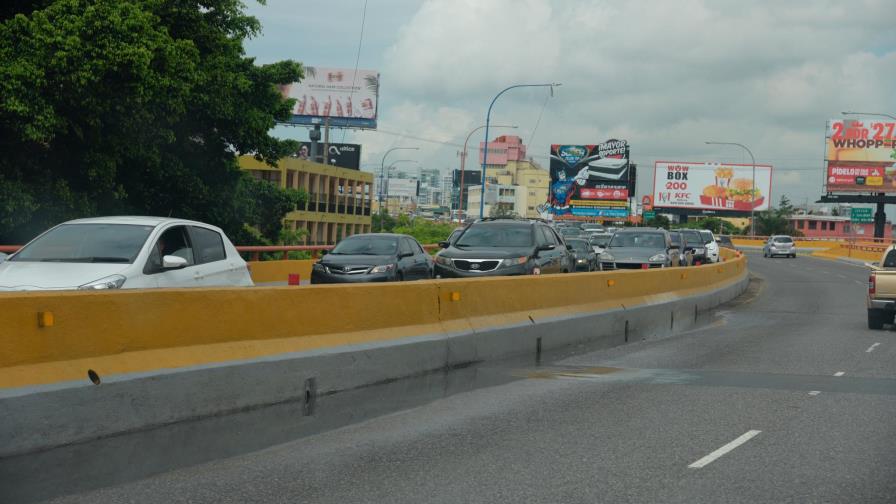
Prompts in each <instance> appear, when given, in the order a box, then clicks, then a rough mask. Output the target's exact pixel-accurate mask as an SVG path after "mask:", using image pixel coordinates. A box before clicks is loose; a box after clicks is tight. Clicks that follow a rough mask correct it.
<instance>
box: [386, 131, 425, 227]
mask: <svg viewBox="0 0 896 504" xmlns="http://www.w3.org/2000/svg"><path fill="white" fill-rule="evenodd" d="M397 150H420V147H392V148H391V149H389V150H387V151H386V153H385V154H383V159H382V161H380V190H379V195H378V198H377V199H378V201H379V207H380V208H379V210H380V212H382V208H383V172H384V171H385V170H386V156H388V155H389V153H390V152H392V151H397ZM382 229H383V219H382V218H380V231H382Z"/></svg>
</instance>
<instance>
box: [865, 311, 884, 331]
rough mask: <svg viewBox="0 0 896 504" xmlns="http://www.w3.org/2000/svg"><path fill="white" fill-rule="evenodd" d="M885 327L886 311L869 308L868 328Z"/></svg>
mask: <svg viewBox="0 0 896 504" xmlns="http://www.w3.org/2000/svg"><path fill="white" fill-rule="evenodd" d="M883 328H884V312H883V310H875V309H871V308H869V309H868V329H883Z"/></svg>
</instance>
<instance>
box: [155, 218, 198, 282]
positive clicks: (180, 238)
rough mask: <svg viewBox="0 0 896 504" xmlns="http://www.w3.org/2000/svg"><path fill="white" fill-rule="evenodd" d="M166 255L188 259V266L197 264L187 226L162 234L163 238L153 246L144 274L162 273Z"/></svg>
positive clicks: (170, 229) (173, 228) (177, 227)
mask: <svg viewBox="0 0 896 504" xmlns="http://www.w3.org/2000/svg"><path fill="white" fill-rule="evenodd" d="M166 255H172V256H177V257H181V258H183V259H186V260H187V266H192V265H194V264H195V262H194V257H193V248H192V246H191V245H190V238H189V236H187V228H186V227H185V226H175V227H172V228H169V229H167V230H165V232H163V233H162V236H160V237H159V238H158V239H157V240H156V242H155V243H154V244H153V246H152V250H151V251H150V254H149V259H148V260H147V261H146V267H145V268H144V272H146V273H155V272H159V271H162V258H163V257H165V256H166Z"/></svg>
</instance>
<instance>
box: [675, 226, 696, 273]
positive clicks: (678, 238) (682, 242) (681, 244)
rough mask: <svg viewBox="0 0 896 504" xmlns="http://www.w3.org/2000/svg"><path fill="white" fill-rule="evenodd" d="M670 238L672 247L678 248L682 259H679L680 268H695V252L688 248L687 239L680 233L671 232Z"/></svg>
mask: <svg viewBox="0 0 896 504" xmlns="http://www.w3.org/2000/svg"><path fill="white" fill-rule="evenodd" d="M669 238H670V239H671V240H672V246H673V247H677V248H678V251H679V254H680V257H679V260H678V262H679V265H680V266H693V265H694V251H693V249H692V248H690V247H688V246H687V245H688V242H687V239H686V238H685V237H684V236H682V234H681V232H680V231H674V230H673V231H669Z"/></svg>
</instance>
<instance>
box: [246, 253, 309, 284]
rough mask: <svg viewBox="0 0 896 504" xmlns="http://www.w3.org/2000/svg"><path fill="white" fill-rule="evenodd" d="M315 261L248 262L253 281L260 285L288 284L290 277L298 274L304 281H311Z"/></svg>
mask: <svg viewBox="0 0 896 504" xmlns="http://www.w3.org/2000/svg"><path fill="white" fill-rule="evenodd" d="M314 263H315V261H314V260H313V259H300V260H289V261H248V263H247V264H248V265H249V271H250V273H251V274H252V281H253V282H255V283H257V284H259V283H267V282H286V281H288V279H289V275H293V274H297V275H299V278H300V279H301V280H302V281H305V280H311V265H313V264H314Z"/></svg>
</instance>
